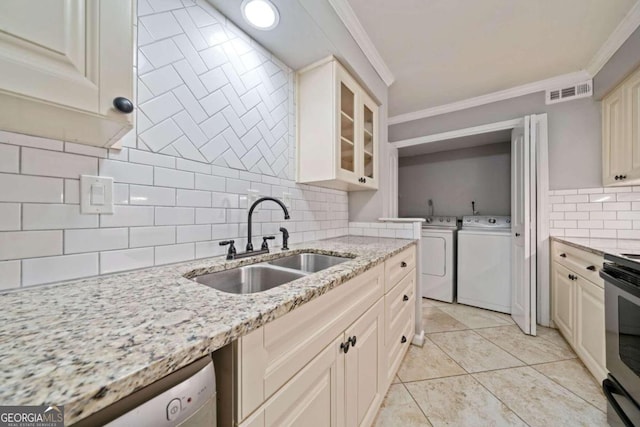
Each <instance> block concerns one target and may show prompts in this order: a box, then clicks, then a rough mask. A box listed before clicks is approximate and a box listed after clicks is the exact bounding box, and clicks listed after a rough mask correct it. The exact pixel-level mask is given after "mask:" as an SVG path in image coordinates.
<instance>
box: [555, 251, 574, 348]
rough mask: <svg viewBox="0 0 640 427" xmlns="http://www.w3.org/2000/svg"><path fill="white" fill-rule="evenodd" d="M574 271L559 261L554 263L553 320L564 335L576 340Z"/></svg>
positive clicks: (568, 338)
mask: <svg viewBox="0 0 640 427" xmlns="http://www.w3.org/2000/svg"><path fill="white" fill-rule="evenodd" d="M570 275H571V276H573V273H572V272H571V271H569V270H568V269H566V268H564V267H563V266H561V265H560V264H558V263H557V262H554V263H553V278H552V279H553V280H552V282H553V283H552V284H553V322H554V323H555V324H556V326H557V327H558V329H559V330H560V332H562V335H564V337H565V338H566V339H567V341H569V342H570V343H572V344H573V342H574V333H575V331H574V322H575V320H574V310H575V309H574V307H575V306H574V304H575V302H574V281H573V280H571V279H570V278H569V276H570Z"/></svg>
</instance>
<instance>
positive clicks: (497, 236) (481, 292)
mask: <svg viewBox="0 0 640 427" xmlns="http://www.w3.org/2000/svg"><path fill="white" fill-rule="evenodd" d="M458 302H459V303H461V304H467V305H471V306H474V307H481V308H486V309H489V310H494V311H500V312H502V313H511V217H508V216H465V217H463V219H462V229H461V230H460V231H459V232H458Z"/></svg>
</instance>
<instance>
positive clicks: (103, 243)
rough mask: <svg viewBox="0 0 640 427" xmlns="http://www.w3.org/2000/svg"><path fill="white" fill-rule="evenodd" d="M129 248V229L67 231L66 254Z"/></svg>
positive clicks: (65, 239)
mask: <svg viewBox="0 0 640 427" xmlns="http://www.w3.org/2000/svg"><path fill="white" fill-rule="evenodd" d="M127 247H129V229H128V228H102V229H100V228H97V229H90V230H65V231H64V253H65V254H76V253H83V252H99V251H108V250H112V249H124V248H127Z"/></svg>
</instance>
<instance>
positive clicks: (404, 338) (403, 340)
mask: <svg viewBox="0 0 640 427" xmlns="http://www.w3.org/2000/svg"><path fill="white" fill-rule="evenodd" d="M400 342H401V343H402V344H404V343H406V342H407V337H405V336H404V335H403V336H402V338H400Z"/></svg>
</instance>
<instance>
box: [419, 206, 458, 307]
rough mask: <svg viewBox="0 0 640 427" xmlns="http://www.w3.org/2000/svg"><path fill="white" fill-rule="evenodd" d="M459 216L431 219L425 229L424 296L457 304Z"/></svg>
mask: <svg viewBox="0 0 640 427" xmlns="http://www.w3.org/2000/svg"><path fill="white" fill-rule="evenodd" d="M457 231H458V219H457V218H456V217H455V216H429V217H427V218H426V221H425V222H424V223H423V225H422V240H421V245H422V251H421V252H422V255H421V260H420V263H421V267H422V277H421V280H420V286H421V288H422V296H423V297H425V298H431V299H437V300H439V301H444V302H453V301H454V299H455V296H456V294H455V289H456V255H455V250H456V233H457Z"/></svg>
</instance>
